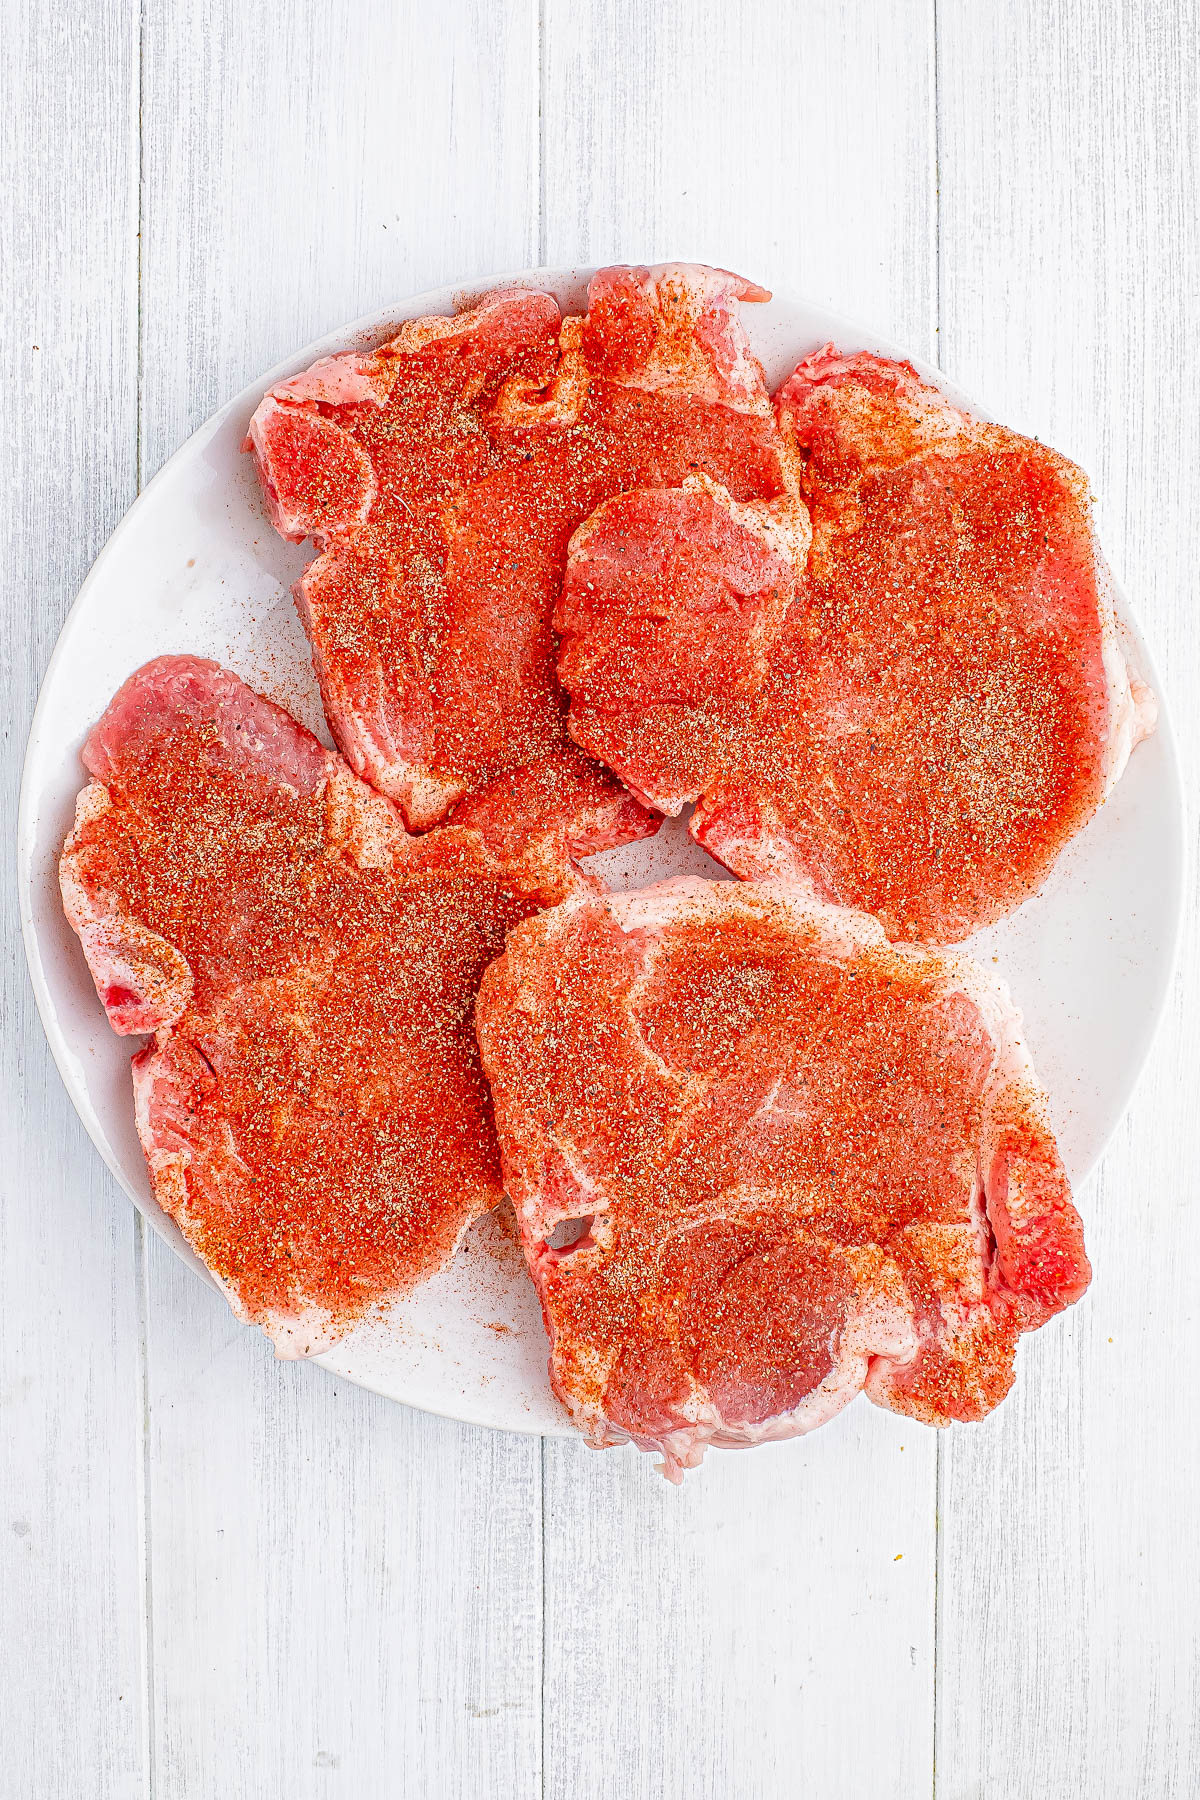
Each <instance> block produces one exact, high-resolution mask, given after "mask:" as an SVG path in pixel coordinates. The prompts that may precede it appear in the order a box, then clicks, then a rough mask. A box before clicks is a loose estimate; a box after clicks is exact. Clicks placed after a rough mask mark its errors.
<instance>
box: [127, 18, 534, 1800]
mask: <svg viewBox="0 0 1200 1800" xmlns="http://www.w3.org/2000/svg"><path fill="white" fill-rule="evenodd" d="M536 153H537V80H536V14H535V11H534V8H533V5H532V4H529V5H514V6H511V7H508V8H503V9H495V8H492V7H490V6H489V5H487V4H486V3H482V0H481V3H480V4H478V5H475V4H459V5H455V6H451V7H448V8H446V9H445V10H444V12H443V13H441V14H440V15H439V22H438V24H437V26H436V28H434V27H433V26H432V24H431V19H430V15H429V14H428V11H427V9H423V8H421V7H418V6H417V5H415V4H402V5H394V4H390V3H384V0H380V3H373V4H365V5H361V6H356V7H355V8H354V24H353V29H349V28H348V24H347V17H346V12H345V8H344V7H342V6H341V5H339V4H334V3H330V0H325V3H323V4H318V5H316V6H311V7H310V6H304V7H296V8H286V7H282V6H280V7H277V8H275V9H274V10H273V14H272V16H271V19H270V21H269V24H268V23H266V22H265V21H264V15H263V13H262V11H261V10H260V9H247V8H244V7H238V6H235V5H233V4H227V3H226V0H206V3H205V4H203V5H201V6H199V7H196V8H188V7H176V6H163V7H156V8H151V9H150V11H149V12H148V14H147V25H146V37H145V46H144V80H143V172H144V203H143V210H144V238H143V260H142V319H143V370H144V373H143V383H142V445H143V468H144V473H145V474H146V475H149V474H150V473H152V472H153V471H154V470H155V469H156V468H157V467H158V466H159V465H160V464H161V463H162V462H163V460H164V459H165V458H166V457H167V456H168V455H169V454H170V452H171V451H172V450H174V449H175V447H176V446H177V444H178V443H179V442H180V441H181V440H182V439H183V438H184V437H185V436H186V435H187V434H188V433H189V432H190V431H191V430H192V429H193V428H194V427H195V426H196V425H197V424H198V423H200V421H201V420H203V419H204V418H206V417H207V416H208V414H209V413H211V412H212V411H213V409H214V408H215V407H216V406H218V405H220V404H221V403H222V402H223V401H224V400H226V399H227V398H228V397H229V395H230V394H231V393H232V392H235V391H236V390H237V389H238V388H239V387H241V386H242V385H243V383H245V382H246V381H247V380H249V379H251V378H252V377H253V376H254V375H255V373H256V372H258V371H261V370H262V369H264V368H266V367H267V366H269V365H270V364H271V363H272V362H274V361H276V360H277V359H278V358H279V357H280V356H281V355H282V354H284V353H285V352H287V351H288V350H292V349H294V348H295V347H296V346H297V345H298V344H303V343H305V342H307V341H308V340H309V339H311V338H312V337H314V336H315V335H316V334H317V333H319V332H322V331H325V330H328V329H330V328H331V327H332V326H335V325H337V324H339V323H341V322H342V321H345V320H349V319H352V318H354V317H356V316H357V315H358V314H360V313H363V312H365V311H367V310H368V309H370V308H372V307H378V306H381V305H385V304H386V303H387V300H388V298H389V296H391V295H394V296H396V297H397V298H401V297H403V296H405V295H407V294H410V293H412V292H414V291H417V290H419V289H421V288H423V287H426V286H429V285H432V284H437V283H442V282H446V281H453V280H454V279H456V278H457V277H460V276H461V277H463V278H464V279H466V278H469V277H470V276H472V275H473V274H475V273H487V272H489V271H491V270H493V269H497V268H500V269H503V268H512V267H521V266H525V265H527V264H528V263H529V262H530V261H531V260H533V257H534V254H535V244H534V234H535V220H536V195H537V170H536ZM148 1314H149V1330H150V1337H149V1383H148V1404H149V1418H150V1442H149V1464H150V1468H151V1479H150V1490H149V1497H148V1499H149V1526H148V1529H149V1536H150V1546H151V1570H152V1601H153V1620H154V1667H153V1721H154V1735H153V1741H152V1752H153V1770H154V1794H155V1800H224V1796H226V1795H227V1794H230V1793H239V1794H240V1793H245V1794H251V1793H252V1794H254V1796H255V1800H276V1797H278V1800H284V1797H285V1796H286V1800H306V1797H307V1796H314V1797H315V1796H322V1797H328V1796H332V1795H343V1794H344V1795H349V1796H354V1797H355V1800H358V1797H359V1796H364V1797H373V1796H375V1795H381V1796H382V1795H392V1794H401V1793H412V1794H424V1793H429V1794H441V1793H443V1792H444V1793H445V1794H447V1795H448V1796H452V1795H456V1794H458V1793H464V1794H465V1793H468V1792H471V1793H474V1792H481V1793H485V1794H491V1793H495V1794H505V1795H512V1796H513V1797H514V1800H526V1797H528V1796H532V1795H534V1794H536V1793H538V1792H539V1781H540V1761H539V1758H540V1711H539V1708H540V1692H541V1630H540V1595H541V1574H540V1557H541V1517H540V1506H541V1499H540V1446H539V1444H538V1442H537V1441H536V1440H535V1439H529V1438H519V1437H505V1436H498V1435H494V1434H491V1433H488V1432H486V1431H469V1430H466V1429H464V1428H462V1427H460V1426H457V1425H453V1424H450V1423H448V1422H446V1421H444V1420H438V1419H434V1418H431V1417H428V1416H425V1415H422V1414H420V1413H414V1412H409V1411H407V1410H405V1409H403V1408H398V1407H395V1406H390V1405H388V1404H387V1403H386V1402H382V1401H379V1400H377V1399H375V1398H373V1397H372V1396H370V1395H368V1394H365V1393H363V1392H361V1391H358V1390H356V1389H353V1388H351V1387H348V1386H344V1385H342V1384H340V1383H335V1382H333V1381H332V1380H331V1379H330V1378H329V1377H328V1376H327V1375H325V1374H324V1373H323V1372H322V1371H321V1370H319V1369H316V1368H308V1367H296V1366H283V1365H279V1364H276V1363H275V1362H274V1360H273V1359H272V1357H271V1354H270V1348H269V1346H268V1345H267V1344H266V1342H265V1340H263V1339H262V1338H261V1336H260V1335H259V1334H258V1333H256V1332H247V1331H245V1330H243V1329H241V1328H240V1327H238V1326H237V1325H236V1324H235V1323H234V1322H233V1320H232V1319H231V1317H230V1315H229V1313H228V1311H227V1310H226V1308H225V1306H224V1303H223V1302H222V1301H221V1300H220V1299H219V1298H218V1297H217V1296H216V1295H215V1294H213V1293H212V1292H210V1291H208V1290H206V1289H204V1288H202V1287H201V1286H200V1285H199V1284H198V1283H197V1282H196V1281H195V1280H194V1279H193V1278H191V1277H190V1276H189V1275H187V1274H186V1272H184V1271H183V1270H182V1268H181V1267H180V1265H179V1264H177V1263H176V1261H175V1260H174V1258H173V1257H172V1256H171V1255H170V1253H169V1252H168V1251H166V1250H165V1249H164V1248H163V1246H162V1245H161V1244H160V1243H159V1242H158V1241H157V1240H154V1241H153V1242H152V1243H151V1244H150V1246H149V1259H148Z"/></svg>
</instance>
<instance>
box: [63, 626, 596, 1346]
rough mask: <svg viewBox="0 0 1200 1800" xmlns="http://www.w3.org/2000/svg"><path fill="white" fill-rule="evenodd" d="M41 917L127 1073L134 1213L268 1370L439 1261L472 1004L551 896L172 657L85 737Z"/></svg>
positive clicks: (482, 1100)
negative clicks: (87, 987) (203, 1274)
mask: <svg viewBox="0 0 1200 1800" xmlns="http://www.w3.org/2000/svg"><path fill="white" fill-rule="evenodd" d="M84 762H85V765H86V767H87V769H88V771H89V773H90V774H91V775H92V776H93V781H92V783H91V785H90V786H88V787H86V788H85V789H84V790H83V792H82V793H81V795H80V797H79V803H78V808H77V813H76V821H75V827H74V829H73V831H72V833H71V835H70V837H69V838H68V840H67V844H66V847H65V849H64V851H63V855H62V860H61V881H62V892H63V900H64V905H65V907H66V912H67V917H68V919H69V920H70V922H71V924H72V926H73V927H74V928H75V930H76V932H77V933H78V934H79V937H80V940H81V942H82V944H83V948H84V952H85V954H86V956H87V960H88V965H89V967H90V969H91V972H92V976H93V979H94V981H95V983H96V989H97V992H98V993H99V995H100V998H101V1000H102V1001H103V1003H104V1005H105V1007H106V1009H107V1012H108V1016H109V1020H110V1023H111V1024H112V1026H113V1028H114V1029H115V1030H116V1031H119V1032H124V1033H134V1032H152V1033H154V1037H153V1041H152V1042H151V1043H150V1044H148V1045H147V1046H146V1047H145V1048H144V1049H142V1050H140V1051H139V1052H138V1054H137V1055H136V1056H135V1057H134V1062H133V1072H134V1095H135V1109H136V1118H137V1126H138V1132H139V1136H140V1138H141V1141H142V1145H143V1148H144V1149H145V1152H146V1158H147V1161H148V1163H149V1166H150V1173H151V1178H152V1181H153V1185H154V1192H155V1196H156V1198H157V1199H158V1202H159V1204H160V1205H161V1206H162V1207H163V1209H164V1211H165V1212H167V1213H169V1214H170V1215H171V1217H172V1218H174V1219H175V1220H176V1222H177V1223H178V1224H179V1226H180V1227H181V1229H182V1230H183V1232H184V1234H185V1236H186V1237H187V1239H188V1241H189V1243H190V1244H191V1245H192V1247H193V1248H194V1249H195V1250H196V1252H197V1253H198V1254H199V1255H200V1256H201V1257H202V1258H203V1260H204V1261H205V1262H206V1263H207V1265H208V1267H209V1268H210V1269H211V1271H212V1273H213V1274H214V1276H215V1277H216V1278H217V1280H218V1282H219V1283H220V1285H221V1286H222V1288H223V1289H224V1291H225V1293H226V1295H227V1297H228V1299H229V1301H230V1304H231V1305H232V1307H233V1308H234V1311H235V1312H236V1313H237V1314H238V1316H239V1317H240V1318H243V1319H246V1320H248V1321H252V1322H254V1323H256V1324H259V1325H261V1326H262V1327H263V1329H264V1330H265V1331H266V1332H267V1333H268V1335H269V1336H270V1337H271V1338H272V1339H273V1340H274V1342H275V1345H276V1347H277V1349H278V1350H279V1352H280V1354H281V1355H300V1354H304V1353H307V1352H312V1351H316V1350H320V1349H323V1348H325V1347H326V1346H327V1345H328V1344H330V1343H331V1342H333V1341H334V1340H335V1339H336V1338H337V1337H339V1336H340V1335H341V1334H342V1333H343V1332H344V1331H345V1330H346V1329H348V1327H349V1326H351V1325H352V1324H354V1323H355V1321H356V1320H358V1319H359V1318H360V1317H361V1316H362V1314H363V1313H364V1312H365V1311H366V1310H367V1309H368V1308H371V1307H374V1306H376V1305H379V1304H382V1303H385V1302H386V1301H388V1300H390V1299H391V1298H392V1297H393V1296H395V1295H397V1294H401V1293H404V1292H406V1291H407V1290H408V1289H410V1288H412V1287H413V1286H414V1285H415V1284H417V1283H418V1282H420V1281H422V1280H424V1279H426V1278H427V1277H428V1276H429V1275H431V1274H432V1273H433V1272H434V1271H435V1270H436V1269H437V1268H439V1267H441V1266H442V1264H444V1263H445V1262H446V1260H447V1259H448V1258H449V1256H450V1255H451V1254H452V1252H453V1250H454V1248H455V1246H456V1244H457V1243H458V1241H459V1239H460V1237H461V1236H462V1233H463V1231H464V1230H465V1228H466V1226H467V1225H468V1224H469V1222H470V1221H471V1220H472V1219H473V1218H475V1217H476V1216H477V1215H478V1214H480V1213H482V1212H484V1211H486V1210H487V1209H488V1208H490V1207H492V1206H494V1205H496V1203H497V1202H498V1201H499V1199H500V1198H501V1185H500V1171H499V1166H498V1156H497V1147H496V1141H495V1133H494V1128H493V1125H492V1116H491V1106H490V1101H489V1098H488V1094H487V1089H486V1085H485V1083H484V1080H483V1076H482V1073H481V1070H480V1067H479V1060H478V1051H477V1047H476V1043H475V1038H474V1033H473V1029H472V1022H471V1014H472V1005H473V1000H474V994H475V989H476V986H477V984H478V980H479V977H480V975H481V974H482V972H483V969H484V968H485V967H486V965H487V963H488V962H489V961H490V960H491V958H492V957H493V956H495V955H496V953H497V952H498V951H499V950H500V949H501V947H502V945H503V942H504V934H505V931H506V930H507V928H508V927H509V926H510V925H512V924H513V923H515V922H516V921H518V920H520V919H521V918H524V917H525V916H526V915H527V914H528V913H530V912H531V911H533V910H534V909H535V908H536V907H537V906H538V905H539V904H540V903H541V902H542V901H543V900H545V899H547V898H556V897H560V896H561V895H562V894H564V893H567V892H570V891H571V890H572V888H573V887H574V886H575V885H576V883H577V881H578V877H576V876H575V874H574V872H573V871H572V870H571V868H570V867H569V865H567V864H563V863H560V864H554V862H553V858H552V855H551V851H550V848H549V846H548V845H547V844H545V843H543V844H542V845H540V846H539V848H538V853H537V855H535V856H531V857H530V858H529V859H528V865H527V866H528V869H529V879H528V880H527V879H525V877H524V875H523V874H522V873H521V872H520V871H514V870H513V869H511V868H509V867H508V866H507V865H506V864H505V863H504V862H503V861H501V860H499V859H498V858H497V856H496V855H495V854H493V851H492V849H491V848H490V847H489V841H488V839H487V838H486V836H485V834H483V833H481V832H480V831H479V830H477V829H475V828H472V827H468V826H452V827H447V828H445V829H442V830H439V831H435V832H430V833H429V834H427V835H426V836H424V837H421V838H411V837H409V836H408V834H407V833H406V832H405V830H404V828H403V826H402V824H401V822H400V819H399V816H398V814H397V813H396V811H395V809H394V807H393V806H392V805H391V803H390V802H389V801H387V800H386V799H384V798H383V797H382V796H381V795H378V794H375V793H373V792H372V791H371V790H370V789H369V788H367V787H365V786H364V785H363V783H362V782H360V781H359V780H358V779H357V778H356V777H355V776H354V775H352V774H351V772H350V770H349V769H348V768H347V767H346V765H345V764H344V763H343V762H342V760H341V758H340V757H339V756H335V755H334V754H333V753H332V752H331V751H327V750H325V749H324V748H323V747H322V746H321V745H320V744H319V743H318V742H317V741H316V739H315V738H313V737H312V736H311V735H310V734H309V733H308V732H307V731H305V730H304V729H303V727H302V726H300V725H298V724H297V723H296V721H295V720H294V719H292V718H290V717H289V715H288V714H287V713H285V712H283V711H282V710H281V709H280V708H279V707H277V706H274V705H272V704H271V703H270V702H269V701H267V700H264V699H261V698H260V697H259V696H258V695H257V694H255V693H253V692H252V691H251V690H250V689H249V688H248V687H246V686H245V685H244V684H243V683H242V682H241V681H239V680H238V678H237V677H236V676H235V675H232V674H230V673H228V672H227V671H226V670H223V669H221V668H219V667H218V666H217V665H216V664H215V663H211V662H205V661H202V660H200V659H199V658H196V657H187V656H183V657H162V658H160V659H159V660H158V661H156V662H152V663H149V664H147V665H146V667H145V668H143V669H141V670H139V671H138V673H137V674H136V675H134V676H132V677H131V678H130V680H129V681H127V682H126V683H125V685H124V687H123V688H122V689H121V690H120V692H119V693H118V694H117V696H116V697H115V699H114V700H113V702H112V704H111V705H110V706H109V708H108V711H107V712H106V713H105V715H104V717H103V718H102V719H101V720H100V722H99V724H98V725H97V726H96V727H95V729H94V730H93V731H92V733H91V735H90V737H89V738H88V740H87V744H86V746H85V749H84Z"/></svg>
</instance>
